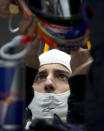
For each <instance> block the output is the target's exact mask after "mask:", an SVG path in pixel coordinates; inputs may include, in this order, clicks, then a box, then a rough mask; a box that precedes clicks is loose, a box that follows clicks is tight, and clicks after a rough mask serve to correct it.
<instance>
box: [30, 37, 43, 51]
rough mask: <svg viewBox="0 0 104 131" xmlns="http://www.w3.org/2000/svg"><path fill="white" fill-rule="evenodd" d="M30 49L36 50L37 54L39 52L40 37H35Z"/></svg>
mask: <svg viewBox="0 0 104 131" xmlns="http://www.w3.org/2000/svg"><path fill="white" fill-rule="evenodd" d="M31 44H32V46H31V47H32V49H34V50H36V51H37V52H38V51H39V50H40V45H41V40H40V36H39V35H38V36H36V38H35V39H34V40H33V41H32V43H31Z"/></svg>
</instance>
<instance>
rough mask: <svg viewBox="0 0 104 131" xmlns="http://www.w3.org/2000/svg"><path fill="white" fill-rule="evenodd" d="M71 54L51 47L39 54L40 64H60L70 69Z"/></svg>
mask: <svg viewBox="0 0 104 131" xmlns="http://www.w3.org/2000/svg"><path fill="white" fill-rule="evenodd" d="M70 60H71V56H70V55H69V54H67V53H65V52H63V51H60V50H58V49H52V50H49V51H47V52H45V53H42V54H41V55H40V56H39V61H40V66H42V65H45V64H61V65H63V66H65V67H66V68H67V69H69V70H70V71H71V67H70Z"/></svg>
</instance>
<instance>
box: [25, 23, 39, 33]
mask: <svg viewBox="0 0 104 131" xmlns="http://www.w3.org/2000/svg"><path fill="white" fill-rule="evenodd" d="M36 28H37V27H36V23H35V22H34V21H33V22H32V24H31V25H30V27H29V28H28V31H27V34H29V35H34V33H35V30H36Z"/></svg>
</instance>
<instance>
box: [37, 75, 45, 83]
mask: <svg viewBox="0 0 104 131" xmlns="http://www.w3.org/2000/svg"><path fill="white" fill-rule="evenodd" d="M46 77H47V74H46V73H39V74H37V75H36V78H35V82H37V83H38V82H41V81H42V80H45V79H46Z"/></svg>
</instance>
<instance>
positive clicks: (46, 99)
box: [29, 49, 71, 121]
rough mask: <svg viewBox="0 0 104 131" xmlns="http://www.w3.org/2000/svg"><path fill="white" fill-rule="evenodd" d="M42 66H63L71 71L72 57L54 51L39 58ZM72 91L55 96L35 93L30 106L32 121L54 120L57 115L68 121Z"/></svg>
mask: <svg viewBox="0 0 104 131" xmlns="http://www.w3.org/2000/svg"><path fill="white" fill-rule="evenodd" d="M39 60H40V66H42V65H45V64H51V63H53V64H61V65H64V66H65V67H66V68H67V69H69V70H70V71H71V67H70V60H71V56H69V55H68V54H67V53H64V52H63V51H60V50H57V49H52V50H49V51H48V52H46V53H43V54H41V55H40V56H39ZM69 95H70V91H67V92H64V93H61V94H54V93H39V92H36V91H34V98H33V100H32V102H31V103H30V105H29V109H30V110H31V111H32V119H34V118H45V119H47V120H52V118H53V115H54V114H57V115H58V116H59V117H60V118H61V119H62V120H63V121H66V115H67V110H68V105H67V99H68V97H69Z"/></svg>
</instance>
